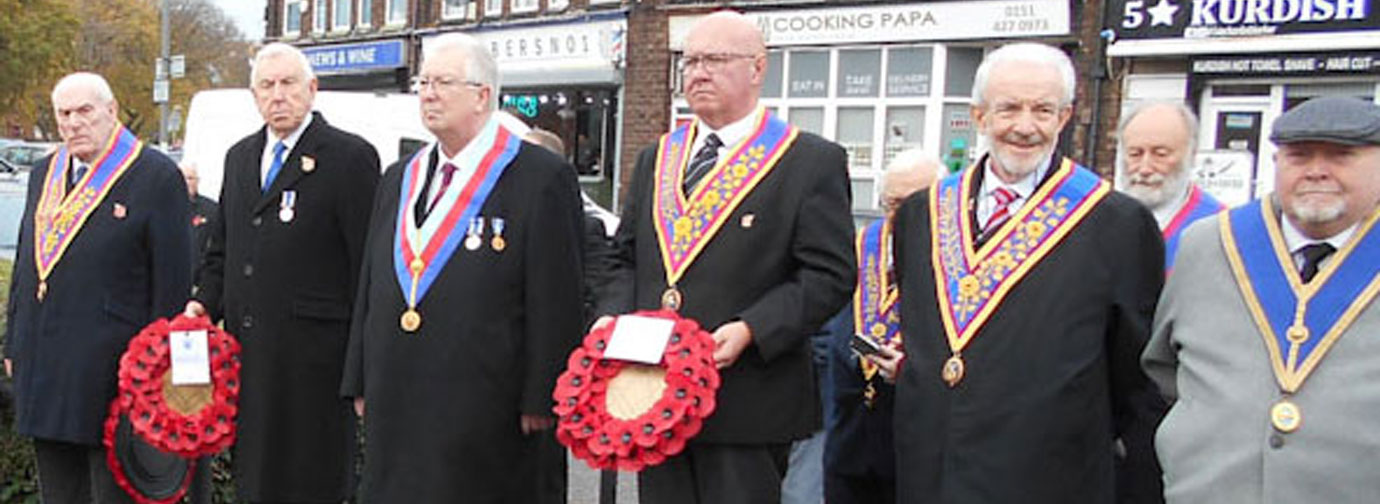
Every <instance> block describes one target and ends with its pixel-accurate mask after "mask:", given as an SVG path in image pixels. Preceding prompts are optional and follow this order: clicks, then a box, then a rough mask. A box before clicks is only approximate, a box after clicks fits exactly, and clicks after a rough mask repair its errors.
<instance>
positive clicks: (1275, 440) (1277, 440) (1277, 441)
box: [1270, 434, 1284, 450]
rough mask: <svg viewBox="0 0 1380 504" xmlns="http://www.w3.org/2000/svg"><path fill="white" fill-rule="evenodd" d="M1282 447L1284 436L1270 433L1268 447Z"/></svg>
mask: <svg viewBox="0 0 1380 504" xmlns="http://www.w3.org/2000/svg"><path fill="white" fill-rule="evenodd" d="M1283 447H1284V436H1281V435H1279V434H1270V448H1274V449H1276V450H1278V449H1280V448H1283Z"/></svg>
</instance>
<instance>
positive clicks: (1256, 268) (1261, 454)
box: [1143, 97, 1380, 504]
mask: <svg viewBox="0 0 1380 504" xmlns="http://www.w3.org/2000/svg"><path fill="white" fill-rule="evenodd" d="M1270 140H1271V141H1273V142H1274V143H1275V145H1277V146H1279V151H1278V153H1276V154H1275V165H1276V170H1275V184H1274V185H1275V192H1274V193H1273V194H1270V195H1267V196H1265V197H1263V198H1261V199H1260V200H1257V201H1252V202H1250V203H1247V204H1245V205H1242V206H1239V207H1236V208H1233V209H1232V210H1230V211H1227V212H1224V213H1221V214H1219V215H1218V217H1216V218H1213V219H1209V220H1205V221H1203V222H1199V223H1197V224H1194V225H1192V226H1190V227H1189V229H1188V230H1187V231H1185V232H1184V237H1183V246H1182V248H1181V249H1180V251H1179V252H1180V257H1179V261H1178V266H1177V268H1176V271H1175V272H1174V275H1173V276H1171V277H1170V279H1169V282H1168V285H1167V286H1166V287H1165V289H1164V296H1163V297H1162V298H1161V300H1160V306H1159V311H1157V312H1156V313H1155V322H1154V336H1153V338H1152V339H1151V340H1150V344H1149V345H1147V346H1146V348H1145V355H1144V358H1143V363H1144V365H1145V370H1146V372H1147V373H1148V374H1149V375H1150V376H1151V378H1153V379H1154V380H1155V382H1156V383H1157V384H1158V385H1159V387H1160V390H1161V391H1163V392H1164V394H1165V395H1166V396H1167V397H1168V399H1170V400H1171V401H1175V402H1174V406H1173V408H1172V410H1171V412H1170V414H1169V416H1167V417H1165V420H1164V423H1163V424H1161V425H1160V427H1159V432H1158V434H1157V436H1156V437H1155V441H1156V446H1155V449H1156V451H1157V452H1158V454H1159V460H1160V461H1161V462H1162V463H1163V464H1164V487H1165V500H1166V501H1168V502H1170V503H1171V504H1172V503H1198V502H1251V503H1284V502H1375V500H1376V497H1375V496H1376V489H1377V484H1376V479H1375V475H1376V474H1380V458H1377V457H1376V456H1375V454H1376V453H1377V452H1380V432H1377V430H1376V429H1375V419H1376V417H1377V415H1380V382H1377V381H1376V379H1375V377H1377V376H1380V338H1376V337H1375V335H1376V332H1377V331H1378V330H1380V309H1377V307H1376V305H1375V303H1374V298H1375V296H1376V294H1377V292H1380V231H1377V229H1376V227H1375V223H1376V221H1377V220H1380V176H1377V174H1378V172H1377V171H1378V170H1380V107H1377V106H1376V105H1375V104H1373V103H1370V102H1369V101H1361V100H1357V99H1355V98H1349V97H1324V98H1314V99H1312V100H1309V101H1307V102H1304V103H1303V104H1301V105H1298V106H1296V107H1294V108H1293V109H1292V110H1290V111H1288V112H1286V113H1284V114H1283V115H1281V116H1280V117H1279V119H1278V120H1276V121H1275V123H1274V128H1273V130H1272V131H1271V134H1270Z"/></svg>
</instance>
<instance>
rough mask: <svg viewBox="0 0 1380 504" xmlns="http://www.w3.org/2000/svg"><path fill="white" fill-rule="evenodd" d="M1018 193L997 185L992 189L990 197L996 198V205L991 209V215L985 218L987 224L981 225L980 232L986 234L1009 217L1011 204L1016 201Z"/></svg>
mask: <svg viewBox="0 0 1380 504" xmlns="http://www.w3.org/2000/svg"><path fill="white" fill-rule="evenodd" d="M1018 196H1019V195H1018V194H1016V191H1012V190H1010V189H1007V188H1005V187H998V188H996V190H994V191H992V199H995V200H996V203H997V206H996V208H994V209H993V210H992V216H991V217H988V218H987V224H985V225H983V226H982V233H983V234H987V233H988V232H991V231H992V230H993V229H996V228H997V227H998V226H1001V225H1002V224H1005V223H1006V221H1007V220H1009V219H1011V212H1010V208H1011V204H1012V203H1014V202H1015V201H1016V198H1017V197H1018Z"/></svg>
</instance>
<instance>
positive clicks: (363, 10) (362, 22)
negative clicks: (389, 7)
mask: <svg viewBox="0 0 1380 504" xmlns="http://www.w3.org/2000/svg"><path fill="white" fill-rule="evenodd" d="M355 27H357V28H360V29H364V30H367V29H370V28H373V27H374V0H359V18H357V19H356V20H355Z"/></svg>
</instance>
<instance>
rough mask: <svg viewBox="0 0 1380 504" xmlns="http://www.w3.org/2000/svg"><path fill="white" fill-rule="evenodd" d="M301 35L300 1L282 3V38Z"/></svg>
mask: <svg viewBox="0 0 1380 504" xmlns="http://www.w3.org/2000/svg"><path fill="white" fill-rule="evenodd" d="M300 35H302V0H298V1H294V2H283V36H284V37H297V36H300Z"/></svg>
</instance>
